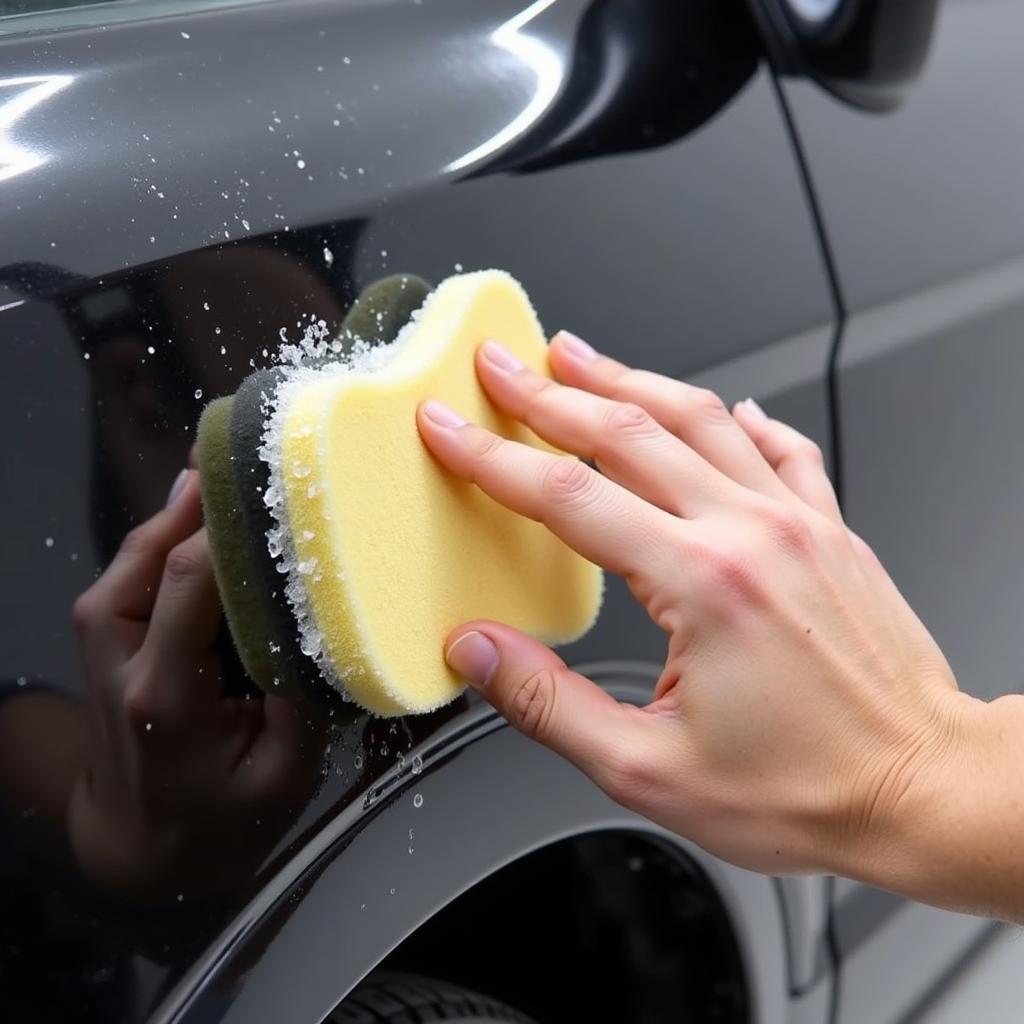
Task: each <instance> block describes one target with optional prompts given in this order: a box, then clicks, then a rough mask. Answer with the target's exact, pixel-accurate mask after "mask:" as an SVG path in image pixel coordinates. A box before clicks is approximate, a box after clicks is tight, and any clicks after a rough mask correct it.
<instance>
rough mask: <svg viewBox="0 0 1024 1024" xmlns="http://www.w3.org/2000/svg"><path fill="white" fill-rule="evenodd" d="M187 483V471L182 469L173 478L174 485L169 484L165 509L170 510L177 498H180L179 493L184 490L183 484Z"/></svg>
mask: <svg viewBox="0 0 1024 1024" xmlns="http://www.w3.org/2000/svg"><path fill="white" fill-rule="evenodd" d="M187 483H188V470H187V469H183V470H182V471H181V472H180V473H179V474H178V475H177V476H176V477H175V478H174V483H173V484H171V490H170V493H169V494H168V495H167V507H168V508H170V507H171V505H173V504H174V503H175V502H176V501H177V500H178V498H180V497H181V492H182V491H183V490H185V484H187Z"/></svg>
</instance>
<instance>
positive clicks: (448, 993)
mask: <svg viewBox="0 0 1024 1024" xmlns="http://www.w3.org/2000/svg"><path fill="white" fill-rule="evenodd" d="M496 1020H497V1021H509V1022H511V1024H534V1021H533V1020H532V1019H531V1018H529V1017H527V1016H525V1015H524V1014H522V1013H520V1012H519V1011H518V1010H514V1009H512V1007H510V1006H507V1005H506V1004H505V1003H501V1002H498V1000H496V999H492V998H491V997H490V996H485V995H481V994H480V993H478V992H472V991H470V990H469V989H465V988H461V987H460V986H458V985H451V984H449V983H448V982H446V981H435V980H434V979H433V978H421V977H419V976H418V975H415V974H402V973H399V972H396V971H379V972H376V973H374V974H371V975H370V976H369V977H368V978H367V979H366V980H365V981H363V982H361V983H360V984H359V985H358V986H357V987H356V988H355V989H353V991H352V993H351V995H349V996H348V997H346V999H345V1000H344V1002H342V1003H341V1004H340V1005H339V1006H338V1007H337V1008H336V1009H335V1010H334V1011H333V1012H332V1013H331V1014H330V1015H329V1016H328V1017H327V1020H326V1021H325V1022H324V1024H415V1022H420V1021H423V1022H427V1021H454V1022H456V1024H487V1022H490V1021H496Z"/></svg>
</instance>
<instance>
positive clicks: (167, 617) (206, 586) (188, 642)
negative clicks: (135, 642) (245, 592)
mask: <svg viewBox="0 0 1024 1024" xmlns="http://www.w3.org/2000/svg"><path fill="white" fill-rule="evenodd" d="M219 626H220V599H219V596H218V593H217V582H216V580H215V579H214V575H213V562H212V560H211V558H210V545H209V541H208V540H207V536H206V530H205V529H202V530H197V531H196V532H195V533H193V534H192V536H191V537H189V538H188V539H187V540H184V541H182V542H181V543H180V544H178V545H177V546H175V547H174V548H172V549H171V551H170V552H169V553H168V555H167V561H166V563H165V565H164V572H163V578H162V579H161V581H160V589H159V592H158V593H157V598H156V605H155V606H154V608H153V614H152V617H151V618H150V622H149V629H148V631H147V633H146V639H145V641H144V644H143V647H144V648H145V649H146V651H147V653H148V654H149V655H151V656H152V657H153V658H154V659H155V660H156V661H157V663H161V664H169V665H174V664H179V665H192V664H194V663H195V662H196V660H197V659H198V658H200V657H202V656H204V655H205V654H206V653H207V652H208V651H209V649H210V647H211V646H212V644H213V641H214V638H215V637H216V635H217V630H218V628H219Z"/></svg>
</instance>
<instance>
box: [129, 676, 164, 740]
mask: <svg viewBox="0 0 1024 1024" xmlns="http://www.w3.org/2000/svg"><path fill="white" fill-rule="evenodd" d="M121 706H122V708H123V710H124V716H125V719H126V720H127V721H128V723H129V724H130V725H133V726H135V727H137V728H145V726H146V725H148V724H151V723H152V721H153V719H155V718H157V717H158V713H159V706H158V701H157V694H156V688H155V686H154V685H153V679H152V677H151V676H150V675H149V674H148V673H140V674H138V675H136V676H134V677H133V678H132V679H130V680H129V681H128V683H127V684H126V685H125V687H124V690H123V691H122V694H121Z"/></svg>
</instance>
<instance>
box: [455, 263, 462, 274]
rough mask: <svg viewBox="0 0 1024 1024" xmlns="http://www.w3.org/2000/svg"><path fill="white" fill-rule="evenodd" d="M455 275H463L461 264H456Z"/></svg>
mask: <svg viewBox="0 0 1024 1024" xmlns="http://www.w3.org/2000/svg"><path fill="white" fill-rule="evenodd" d="M455 273H456V274H461V273H462V264H461V263H456V264H455Z"/></svg>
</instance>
